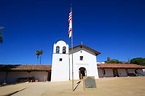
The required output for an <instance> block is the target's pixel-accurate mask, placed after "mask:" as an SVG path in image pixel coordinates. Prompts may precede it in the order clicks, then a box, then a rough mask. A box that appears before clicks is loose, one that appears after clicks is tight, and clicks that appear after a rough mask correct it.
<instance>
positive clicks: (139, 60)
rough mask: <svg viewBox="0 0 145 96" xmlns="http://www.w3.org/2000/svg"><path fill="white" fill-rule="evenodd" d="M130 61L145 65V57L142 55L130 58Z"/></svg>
mask: <svg viewBox="0 0 145 96" xmlns="http://www.w3.org/2000/svg"><path fill="white" fill-rule="evenodd" d="M130 63H132V64H138V65H144V66H145V58H142V57H137V58H133V59H131V60H130Z"/></svg>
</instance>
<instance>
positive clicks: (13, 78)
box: [0, 71, 48, 83]
mask: <svg viewBox="0 0 145 96" xmlns="http://www.w3.org/2000/svg"><path fill="white" fill-rule="evenodd" d="M5 75H6V73H5V72H0V82H1V83H2V82H4V79H5ZM28 76H29V77H34V79H35V80H38V81H44V79H45V80H47V76H48V72H46V71H32V72H30V73H28V72H26V71H25V72H24V71H23V72H8V75H7V80H6V83H16V82H17V79H18V78H27V77H28Z"/></svg>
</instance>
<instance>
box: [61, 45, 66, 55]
mask: <svg viewBox="0 0 145 96" xmlns="http://www.w3.org/2000/svg"><path fill="white" fill-rule="evenodd" d="M62 53H63V54H66V47H65V46H63V48H62Z"/></svg>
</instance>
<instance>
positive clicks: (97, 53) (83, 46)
mask: <svg viewBox="0 0 145 96" xmlns="http://www.w3.org/2000/svg"><path fill="white" fill-rule="evenodd" d="M79 47H80V48H85V49H88V50H90V51H92V52H93V53H95V54H96V55H99V54H101V53H100V52H99V51H96V50H94V49H92V48H90V47H88V46H86V45H83V44H80V45H78V46H74V47H73V49H75V48H79ZM71 49H72V48H70V49H69V50H71Z"/></svg>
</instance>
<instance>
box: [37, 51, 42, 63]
mask: <svg viewBox="0 0 145 96" xmlns="http://www.w3.org/2000/svg"><path fill="white" fill-rule="evenodd" d="M42 54H43V50H36V56H37V63H38V58H39V56H40V64H41V55H42Z"/></svg>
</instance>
